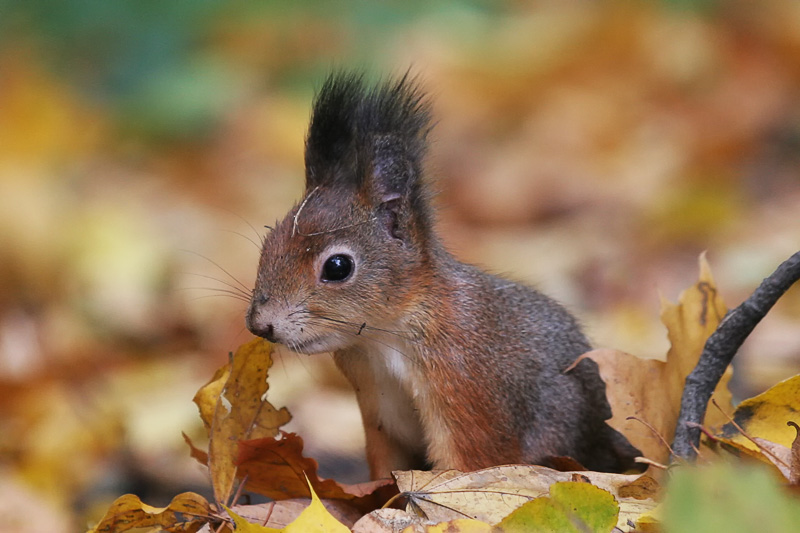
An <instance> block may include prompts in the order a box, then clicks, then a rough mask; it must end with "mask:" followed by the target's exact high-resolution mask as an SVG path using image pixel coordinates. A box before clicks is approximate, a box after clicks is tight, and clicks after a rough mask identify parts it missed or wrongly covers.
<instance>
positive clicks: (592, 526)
mask: <svg viewBox="0 0 800 533" xmlns="http://www.w3.org/2000/svg"><path fill="white" fill-rule="evenodd" d="M618 516H619V505H617V502H616V500H615V499H614V496H612V495H611V493H609V492H608V491H605V490H603V489H600V488H597V487H595V486H594V485H591V484H589V483H578V482H574V481H561V482H558V483H554V484H553V485H551V486H550V496H549V497H547V496H543V497H541V498H536V499H535V500H531V501H529V502H528V503H526V504H524V505H522V506H521V507H520V508H519V509H517V510H516V511H514V512H512V513H511V514H510V515H508V516H507V517H506V518H504V519H503V520H502V521H501V522H500V523H499V524H497V527H496V528H495V531H497V532H498V533H499V532H503V533H511V532H516V531H525V532H528V531H530V532H532V533H534V532H548V531H563V532H567V533H569V532H575V533H586V532H593V533H601V532H602V533H604V532H609V531H611V530H613V529H614V527H615V526H616V525H617V518H618Z"/></svg>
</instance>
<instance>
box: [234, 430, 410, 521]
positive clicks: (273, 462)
mask: <svg viewBox="0 0 800 533" xmlns="http://www.w3.org/2000/svg"><path fill="white" fill-rule="evenodd" d="M236 465H237V467H238V474H239V476H240V477H244V476H245V475H246V476H247V484H246V487H247V489H248V490H251V491H253V492H257V493H258V494H262V495H264V496H267V497H268V498H271V499H273V500H284V499H288V498H307V497H309V496H310V493H309V484H310V485H311V487H313V489H314V491H315V492H316V493H317V494H318V495H319V496H320V497H321V498H324V499H336V500H344V501H348V502H350V503H351V504H352V505H353V506H355V507H357V508H359V509H361V511H362V512H365V513H366V512H369V511H371V510H373V509H377V508H378V507H380V506H381V505H383V504H384V503H385V502H386V501H387V500H388V499H389V498H390V497H391V496H393V495H394V494H396V493H397V490H396V488H395V487H394V483H392V481H391V480H388V479H386V480H378V481H371V482H369V483H365V484H361V485H353V486H349V487H348V486H343V485H340V484H339V483H337V482H336V481H334V480H332V479H321V478H320V477H318V475H317V468H318V467H319V465H318V464H317V461H315V460H314V459H312V458H310V457H305V456H303V439H301V438H300V437H299V436H298V435H296V434H294V433H283V432H281V438H280V439H274V438H264V439H256V440H248V441H242V442H240V443H239V457H238V460H237V462H236Z"/></svg>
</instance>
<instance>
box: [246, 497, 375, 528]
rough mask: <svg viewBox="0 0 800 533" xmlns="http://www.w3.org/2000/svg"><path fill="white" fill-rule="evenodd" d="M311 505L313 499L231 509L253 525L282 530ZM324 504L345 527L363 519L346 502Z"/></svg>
mask: <svg viewBox="0 0 800 533" xmlns="http://www.w3.org/2000/svg"><path fill="white" fill-rule="evenodd" d="M310 503H311V498H302V499H300V498H297V499H292V500H281V501H279V502H269V503H261V504H258V505H234V506H233V507H231V509H232V510H233V512H235V513H236V514H237V515H239V516H240V517H242V518H244V519H246V520H247V521H248V522H252V523H253V524H261V525H262V526H266V527H273V528H276V529H282V528H285V527H286V526H288V525H289V524H291V523H292V522H293V521H295V520H296V519H297V517H298V516H300V513H302V512H303V510H304V509H306V508H307V507H308V505H309V504H310ZM322 504H323V505H324V506H325V509H327V510H328V512H329V513H331V515H333V517H334V518H336V520H338V521H339V522H341V523H343V524H345V525H350V524H354V523H355V522H356V521H357V520H359V519H360V518H361V517H362V513H361V512H359V511H357V510H356V509H354V508H353V507H352V506H351V505H349V504H348V503H346V502H342V501H337V500H322Z"/></svg>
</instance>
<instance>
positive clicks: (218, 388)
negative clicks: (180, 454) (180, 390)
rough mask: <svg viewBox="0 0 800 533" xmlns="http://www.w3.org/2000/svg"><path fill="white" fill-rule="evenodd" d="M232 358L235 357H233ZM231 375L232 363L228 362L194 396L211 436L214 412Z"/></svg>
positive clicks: (201, 417)
mask: <svg viewBox="0 0 800 533" xmlns="http://www.w3.org/2000/svg"><path fill="white" fill-rule="evenodd" d="M231 357H233V356H232V355H231ZM230 375H231V365H230V362H228V364H227V365H225V366H223V367H220V368H218V369H217V371H216V372H214V377H212V378H211V379H210V380H209V382H208V383H206V384H205V385H203V386H202V387H200V390H198V391H197V394H195V395H194V400H193V401H194V403H195V405H197V408H198V409H199V410H200V419H201V420H202V421H203V425H204V426H205V427H206V430H207V431H208V433H209V434H211V422H212V421H213V420H214V411H215V410H216V409H217V402H218V401H219V397H220V394H222V389H223V388H225V383H227V381H228V378H229V377H230Z"/></svg>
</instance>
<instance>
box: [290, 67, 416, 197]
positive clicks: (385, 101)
mask: <svg viewBox="0 0 800 533" xmlns="http://www.w3.org/2000/svg"><path fill="white" fill-rule="evenodd" d="M429 130H430V109H429V105H428V103H427V101H426V100H425V98H424V95H423V94H422V92H421V91H420V89H419V87H418V86H417V85H416V83H415V82H414V80H412V79H411V78H410V77H409V76H408V74H406V75H405V76H403V77H402V78H400V79H398V80H388V81H385V82H383V83H380V84H378V85H376V86H374V87H367V86H366V85H365V83H364V78H363V76H362V75H360V74H353V73H345V72H338V73H334V74H332V75H330V76H329V77H328V79H327V80H326V81H325V83H324V84H323V86H322V89H321V90H320V92H319V94H318V95H317V97H316V99H315V100H314V106H313V111H312V115H311V124H310V126H309V130H308V137H307V138H306V156H305V159H306V189H307V190H311V189H313V188H314V187H317V186H320V185H351V186H353V187H355V188H356V189H361V190H364V189H367V190H368V191H369V192H370V193H371V194H372V196H373V197H378V198H380V197H382V196H386V195H393V194H400V195H403V196H405V195H406V194H407V193H408V192H409V191H410V189H414V188H416V187H417V186H421V185H420V184H419V180H420V178H421V176H420V174H421V168H422V160H423V158H424V156H425V138H426V136H427V134H428V131H429Z"/></svg>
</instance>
